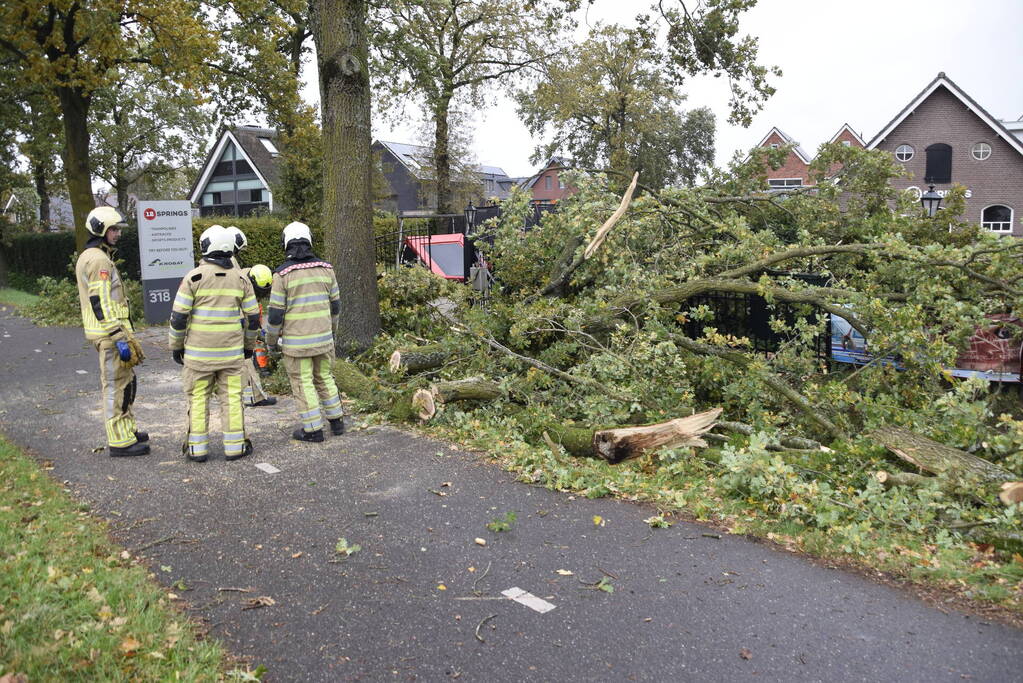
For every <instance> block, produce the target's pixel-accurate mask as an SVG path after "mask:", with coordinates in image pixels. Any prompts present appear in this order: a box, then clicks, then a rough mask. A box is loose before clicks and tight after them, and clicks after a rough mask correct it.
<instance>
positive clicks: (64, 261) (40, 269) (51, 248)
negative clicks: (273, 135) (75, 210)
mask: <svg viewBox="0 0 1023 683" xmlns="http://www.w3.org/2000/svg"><path fill="white" fill-rule="evenodd" d="M216 223H219V224H220V225H234V226H237V227H238V228H239V229H240V230H241V231H242V232H244V233H245V236H246V237H247V238H248V240H249V247H248V249H247V250H246V251H245V253H244V254H243V255H242V262H243V263H244V264H245V265H248V266H252V265H255V264H257V263H263V264H266V265H267V266H269V267H270V268H271V269H273V268H274V267H275V266H276V265H277V264H278V263H280V262H281V261H282V260H283V259H284V251H283V250H282V249H281V231H282V230H283V229H284V226H285V225H287V223H288V221H287V220H284V219H281V218H279V217H276V216H254V217H246V218H235V217H233V216H211V217H207V218H195V219H193V221H192V241H193V244H192V248H193V249H194V254H195V258H196V259H197V260H198V258H199V255H200V251H199V236H200V235H201V234H202V233H203V231H204V230H206V228H208V227H210V226H211V225H214V224H216ZM408 224H409V221H406V226H408ZM309 227H310V228H311V229H312V233H313V250H314V251H316V252H317V253H319V254H320V255H321V256H323V231H322V230H321V229H320V228H319V226H316V225H311V226H309ZM397 229H398V226H397V222H396V220H395V218H394V216H389V215H383V214H377V215H375V216H374V217H373V232H374V235H377V236H379V235H384V234H390V233H394V232H395V231H396V230H397ZM4 250H5V252H6V255H7V264H8V271H9V272H8V277H9V280H10V285H11V286H12V287H15V288H16V289H21V290H24V291H28V292H33V293H36V294H38V293H39V285H38V283H37V282H36V281H37V280H38V279H39V278H40V277H43V276H48V277H52V278H56V279H58V280H72V279H73V275H74V266H73V255H74V253H75V234H74V233H73V232H45V233H27V234H22V235H18V236H17V237H15V238H14V239H13V240H11V244H10V246H7V247H4ZM117 258H118V260H119V261H120V266H119V267H120V271H121V275H123V276H124V277H125V278H126V279H130V280H139V279H141V277H142V271H141V265H140V262H139V236H138V231H137V230H136V229H135V228H134V227H128V228H126V229H125V230H123V231H122V232H121V239H120V240H119V241H118V244H117Z"/></svg>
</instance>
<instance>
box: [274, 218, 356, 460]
mask: <svg viewBox="0 0 1023 683" xmlns="http://www.w3.org/2000/svg"><path fill="white" fill-rule="evenodd" d="M281 242H282V244H283V245H284V255H285V260H284V263H282V264H281V265H280V266H278V267H277V270H275V271H274V276H273V285H272V287H271V290H270V308H269V311H268V313H267V331H266V344H267V348H269V349H273V348H274V347H275V346H276V345H277V344H278V342H279V343H280V350H281V353H282V354H283V355H284V367H285V368H286V369H287V371H288V379H289V380H290V382H291V392H292V394H294V396H295V398H296V399H297V400H298V404H299V409H300V410H299V418H300V419H301V422H302V426H301V427H299V428H298V429H296V430H295V431H294V432H293V433H292V435H291V436H292V438H293V439H296V440H297V441H314V442H320V441H323V417H326V418H327V422H328V423H329V424H330V431H331V433H332V434H335V435H340V434H343V433H344V431H345V428H344V419H343V414H342V411H341V397H340V396H339V395H338V393H337V385H336V384H335V383H334V376H333V374H332V366H333V361H334V329H335V328H336V327H337V319H338V314H339V313H340V310H341V301H340V297H339V295H338V287H337V278H336V277H335V276H334V269H333V267H332V266H331V265H330V264H329V263H327V262H326V261H323V260H322V259H320V258H319V257H317V256H316V254H314V253H313V248H312V242H313V238H312V234H311V233H310V231H309V226H307V225H305V224H304V223H297V222H296V223H289V224H288V225H287V226H285V228H284V233H283V235H282V236H281ZM321 411H322V412H321Z"/></svg>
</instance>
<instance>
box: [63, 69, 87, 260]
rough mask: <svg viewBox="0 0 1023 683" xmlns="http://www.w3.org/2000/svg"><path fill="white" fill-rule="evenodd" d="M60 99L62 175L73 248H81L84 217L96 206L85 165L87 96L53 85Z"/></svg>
mask: <svg viewBox="0 0 1023 683" xmlns="http://www.w3.org/2000/svg"><path fill="white" fill-rule="evenodd" d="M55 89H56V91H57V97H58V99H59V100H60V113H61V120H62V121H63V122H64V143H65V144H64V155H63V156H64V175H65V177H66V178H67V192H68V197H69V199H70V200H71V211H72V213H73V215H74V220H75V249H76V250H77V251H81V250H82V248H83V247H84V246H85V242H86V241H87V240H88V238H89V233H88V232H87V231H86V229H85V219H86V218H87V217H88V215H89V212H90V211H92V210H93V209H94V208H96V198H95V197H93V196H92V168H91V167H90V165H89V127H88V116H89V104H90V98H89V97H88V96H86V95H85V94H83V92H82V89H81V88H78V87H70V86H64V85H59V86H56V88H55Z"/></svg>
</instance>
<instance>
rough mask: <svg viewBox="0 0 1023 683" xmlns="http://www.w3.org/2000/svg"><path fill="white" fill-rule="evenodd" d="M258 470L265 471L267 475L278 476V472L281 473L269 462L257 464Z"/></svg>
mask: <svg viewBox="0 0 1023 683" xmlns="http://www.w3.org/2000/svg"><path fill="white" fill-rule="evenodd" d="M256 469H257V470H263V471H264V472H266V473H267V474H277V473H278V472H280V470H279V469H277V468H276V467H274V466H273V465H271V464H270V463H268V462H261V463H259V464H257V465H256Z"/></svg>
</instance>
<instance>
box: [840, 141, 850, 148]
mask: <svg viewBox="0 0 1023 683" xmlns="http://www.w3.org/2000/svg"><path fill="white" fill-rule="evenodd" d="M842 146H843V147H852V141H851V140H842Z"/></svg>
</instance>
